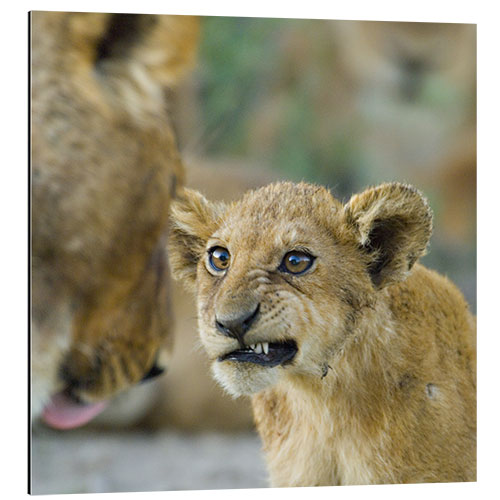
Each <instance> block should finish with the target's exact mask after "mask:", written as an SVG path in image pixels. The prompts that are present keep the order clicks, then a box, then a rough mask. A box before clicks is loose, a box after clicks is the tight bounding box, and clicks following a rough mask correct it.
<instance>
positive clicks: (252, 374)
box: [212, 360, 283, 397]
mask: <svg viewBox="0 0 500 500" xmlns="http://www.w3.org/2000/svg"><path fill="white" fill-rule="evenodd" d="M282 370H283V369H282V368H281V367H280V366H275V367H266V366H259V365H256V364H253V363H241V362H236V361H219V360H216V361H214V362H213V363H212V373H213V375H214V377H215V379H216V380H217V382H218V383H219V384H220V385H221V386H222V387H223V388H224V389H225V391H226V392H228V393H229V394H230V395H231V396H233V397H239V396H244V395H251V394H255V393H257V392H260V391H262V390H263V389H266V388H268V387H270V386H272V385H274V384H275V383H276V382H277V381H278V379H279V377H280V371H282Z"/></svg>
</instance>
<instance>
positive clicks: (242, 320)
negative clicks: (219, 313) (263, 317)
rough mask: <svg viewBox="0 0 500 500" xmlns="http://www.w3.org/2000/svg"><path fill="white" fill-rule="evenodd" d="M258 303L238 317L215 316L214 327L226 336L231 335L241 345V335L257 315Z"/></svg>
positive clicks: (242, 343)
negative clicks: (251, 309) (251, 310)
mask: <svg viewBox="0 0 500 500" xmlns="http://www.w3.org/2000/svg"><path fill="white" fill-rule="evenodd" d="M259 309H260V304H258V305H257V307H256V308H255V310H254V311H253V312H252V313H250V314H247V313H245V314H243V315H241V316H239V317H238V318H224V317H216V318H215V327H216V328H217V330H219V332H221V333H222V334H223V335H226V336H227V337H232V338H235V339H237V340H238V342H239V343H240V345H241V346H243V345H244V342H243V336H244V335H245V333H246V332H247V331H248V330H249V329H250V327H251V326H252V324H253V323H255V320H256V319H257V316H258V315H259Z"/></svg>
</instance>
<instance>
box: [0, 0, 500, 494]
mask: <svg viewBox="0 0 500 500" xmlns="http://www.w3.org/2000/svg"><path fill="white" fill-rule="evenodd" d="M325 3H326V2H324V1H316V0H309V1H308V2H305V3H304V2H301V3H300V4H299V3H298V2H297V5H295V4H294V3H292V2H289V1H286V2H285V1H280V2H277V1H274V2H269V1H267V2H264V1H260V0H259V1H257V0H255V1H252V2H251V3H249V4H248V5H247V2H242V3H239V4H238V3H236V2H234V1H233V2H229V1H216V0H213V1H210V2H199V1H197V2H195V1H189V0H183V1H182V2H178V5H171V4H170V2H153V1H148V0H140V1H135V2H133V1H120V2H116V1H115V2H111V1H105V0H103V1H91V0H89V1H86V2H82V1H72V2H68V1H48V0H47V1H32V2H26V1H18V2H16V4H15V7H5V6H4V7H3V9H2V16H1V18H2V29H1V30H0V33H1V36H2V45H1V46H2V93H1V95H2V97H3V99H2V101H3V105H4V113H2V120H1V122H2V125H3V127H2V130H3V140H2V150H3V152H4V155H2V156H3V165H2V168H1V170H0V172H1V175H2V181H3V182H2V187H3V189H2V193H3V195H2V197H1V203H2V205H1V209H0V213H1V214H2V226H1V229H2V233H1V234H2V245H1V247H2V259H1V261H0V262H2V268H3V270H4V271H6V273H7V280H3V286H2V289H3V290H4V292H5V293H4V296H3V300H2V305H3V307H2V319H3V321H2V323H1V324H2V326H3V328H2V332H1V333H2V335H3V339H2V347H3V349H2V356H1V360H2V362H1V363H0V366H2V375H1V378H0V379H1V380H2V397H3V398H2V405H1V414H2V425H1V427H0V428H1V429H2V431H3V435H2V437H3V439H2V441H1V442H2V447H1V448H2V456H3V458H4V461H3V465H2V479H3V481H2V494H3V495H5V497H6V498H13V499H16V498H19V497H24V496H25V491H26V484H27V480H26V470H27V469H26V464H27V459H26V451H27V428H26V408H27V404H26V402H27V396H26V387H27V368H26V354H27V341H26V327H27V322H26V318H27V313H26V283H27V274H26V267H27V261H26V259H27V253H26V248H27V238H26V221H27V210H26V193H27V184H26V182H27V175H26V174H27V169H26V159H27V147H26V137H27V133H26V126H27V104H26V102H27V83H26V79H27V12H28V11H29V10H75V11H78V10H80V11H101V12H104V11H109V12H152V13H165V14H168V13H170V14H202V15H231V16H256V17H308V18H332V19H365V20H405V21H428V22H467V23H471V22H472V23H478V49H479V58H478V70H479V86H478V95H479V98H478V106H479V127H478V139H479V142H478V145H479V155H478V158H479V169H478V182H479V196H478V200H479V201H478V235H479V238H478V239H479V251H478V327H479V328H478V332H479V333H478V345H479V354H478V366H479V390H478V394H479V429H478V437H479V476H478V478H479V481H478V483H475V484H450V485H418V486H375V487H346V488H336V489H335V490H334V491H333V490H332V489H330V488H317V489H309V488H307V489H304V488H301V489H287V490H270V489H269V490H258V491H255V490H248V491H247V490H238V492H237V493H236V494H237V495H238V496H242V497H243V498H245V497H247V496H250V495H255V494H258V495H259V497H261V498H275V496H276V495H278V496H281V495H285V494H286V495H287V497H288V496H291V497H295V498H298V497H299V496H300V497H302V496H303V495H313V496H314V497H315V498H326V497H328V498H331V496H332V495H333V494H334V495H335V497H336V498H340V499H342V498H358V497H361V496H366V495H367V494H368V495H369V496H370V497H371V498H374V499H377V498H384V499H386V498H400V497H401V496H402V495H403V496H404V497H405V498H409V499H411V498H417V497H418V498H421V497H422V496H430V497H431V498H434V497H437V496H438V495H439V496H451V495H453V497H454V498H458V499H459V498H468V499H469V498H471V497H479V498H483V497H485V498H487V497H490V496H491V493H490V492H491V491H495V490H496V491H498V490H499V487H498V484H497V482H496V481H497V477H496V473H497V463H498V452H497V450H498V447H499V445H500V442H499V431H498V429H499V413H498V411H497V407H498V404H497V400H498V396H499V394H500V391H499V389H498V381H499V376H498V370H497V369H496V368H497V366H498V364H499V354H500V349H499V347H500V346H499V336H500V328H499V327H498V321H497V319H496V313H497V310H498V309H499V306H498V304H499V298H498V291H497V288H498V286H496V287H495V288H493V287H492V286H491V285H490V283H495V284H496V283H498V282H499V275H498V274H499V273H498V267H499V266H498V254H499V249H500V246H499V245H498V244H497V243H498V229H499V221H498V213H499V209H498V202H497V199H498V194H497V191H498V187H497V186H498V182H497V181H498V171H499V169H500V165H499V159H498V156H499V154H498V151H497V149H498V148H497V147H496V145H497V143H498V141H499V132H500V130H499V126H498V122H499V119H498V117H499V116H500V110H499V106H498V102H499V99H498V88H499V84H500V79H499V71H498V64H499V63H498V47H499V46H500V41H499V36H498V31H499V30H500V26H499V25H498V21H497V16H496V12H495V11H494V10H493V9H494V6H495V3H494V2H486V1H476V2H457V1H448V0H447V1H440V2H437V1H436V0H433V1H423V0H421V1H419V2H401V1H397V2H396V1H383V0H378V1H353V0H351V1H350V2H332V4H331V6H329V7H325ZM10 5H12V4H10ZM166 467H167V465H166ZM488 493H490V494H488ZM234 494H235V492H234V491H232V490H221V491H212V492H168V493H165V492H160V493H128V494H110V495H113V497H114V498H127V499H136V498H143V497H144V496H146V497H149V498H154V497H157V498H158V497H159V495H162V496H165V495H168V496H169V497H170V498H181V497H182V498H186V495H189V497H190V498H191V497H192V496H195V497H198V498H201V497H203V498H216V497H217V499H220V498H223V499H224V498H227V499H229V498H230V497H232V496H233V495H234ZM80 497H82V498H89V497H88V496H87V495H85V496H81V495H71V496H67V495H57V497H54V498H57V499H61V500H64V499H65V498H68V499H70V498H71V499H77V498H80ZM47 498H52V495H51V496H49V497H47Z"/></svg>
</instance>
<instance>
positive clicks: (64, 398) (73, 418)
mask: <svg viewBox="0 0 500 500" xmlns="http://www.w3.org/2000/svg"><path fill="white" fill-rule="evenodd" d="M106 406H107V402H106V401H100V402H98V403H88V404H86V403H84V402H82V401H80V400H79V399H77V398H75V397H74V396H72V395H71V394H70V393H69V391H62V392H59V393H57V394H54V395H53V396H52V398H51V399H50V401H49V403H48V404H47V406H46V407H45V408H44V410H43V414H42V418H43V420H44V422H45V423H46V424H47V425H49V426H50V427H53V428H55V429H73V428H75V427H80V426H82V425H84V424H86V423H87V422H89V421H90V420H92V419H93V418H94V417H95V416H97V415H98V414H99V413H101V412H102V411H103V410H104V408H106Z"/></svg>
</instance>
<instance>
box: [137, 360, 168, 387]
mask: <svg viewBox="0 0 500 500" xmlns="http://www.w3.org/2000/svg"><path fill="white" fill-rule="evenodd" d="M164 371H165V368H162V367H161V366H158V365H157V364H156V362H155V363H154V364H153V366H152V367H151V369H150V370H149V371H148V373H146V375H144V377H142V379H141V380H140V382H145V381H146V380H150V379H152V378H156V377H158V376H159V375H161V374H162V373H163V372H164Z"/></svg>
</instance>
